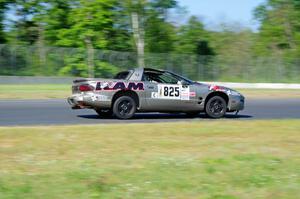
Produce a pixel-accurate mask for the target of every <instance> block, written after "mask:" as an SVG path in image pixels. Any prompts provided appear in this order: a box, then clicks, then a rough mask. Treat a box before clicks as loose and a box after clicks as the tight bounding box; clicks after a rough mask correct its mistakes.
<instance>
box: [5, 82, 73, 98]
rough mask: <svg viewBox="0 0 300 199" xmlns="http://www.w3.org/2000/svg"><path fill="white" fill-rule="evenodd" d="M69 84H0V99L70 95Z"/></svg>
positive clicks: (64, 96)
mask: <svg viewBox="0 0 300 199" xmlns="http://www.w3.org/2000/svg"><path fill="white" fill-rule="evenodd" d="M71 92H72V91H71V85H67V84H37V85H27V84H26V85H0V99H59V98H67V97H68V96H70V95H71Z"/></svg>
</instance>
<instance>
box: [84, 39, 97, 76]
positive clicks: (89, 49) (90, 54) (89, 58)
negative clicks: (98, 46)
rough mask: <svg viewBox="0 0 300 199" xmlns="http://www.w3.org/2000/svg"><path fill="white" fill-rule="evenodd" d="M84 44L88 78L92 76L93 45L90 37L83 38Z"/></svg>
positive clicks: (93, 65)
mask: <svg viewBox="0 0 300 199" xmlns="http://www.w3.org/2000/svg"><path fill="white" fill-rule="evenodd" d="M85 44H86V48H87V64H88V73H89V78H94V67H95V64H94V56H95V55H94V54H95V53H94V47H93V44H92V41H91V38H90V37H87V38H86V39H85Z"/></svg>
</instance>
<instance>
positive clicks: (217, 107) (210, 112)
mask: <svg viewBox="0 0 300 199" xmlns="http://www.w3.org/2000/svg"><path fill="white" fill-rule="evenodd" d="M226 109H227V104H226V101H225V100H224V98H222V97H220V96H214V97H212V98H210V99H209V100H208V101H207V103H206V106H205V112H206V114H207V116H208V117H210V118H215V119H219V118H222V117H223V116H224V115H225V113H226Z"/></svg>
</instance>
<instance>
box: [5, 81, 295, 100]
mask: <svg viewBox="0 0 300 199" xmlns="http://www.w3.org/2000/svg"><path fill="white" fill-rule="evenodd" d="M238 90H239V91H240V92H241V93H242V94H243V95H245V96H246V97H247V98H300V90H289V89H287V90H284V89H281V90H276V89H275V90H270V89H268V90H267V89H238ZM70 95H71V85H64V84H40V85H0V100H1V99H62V98H64V99H65V98H67V97H69V96H70Z"/></svg>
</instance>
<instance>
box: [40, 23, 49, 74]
mask: <svg viewBox="0 0 300 199" xmlns="http://www.w3.org/2000/svg"><path fill="white" fill-rule="evenodd" d="M38 34H39V35H38V52H39V62H40V70H42V71H44V72H45V71H47V72H48V70H47V69H48V68H46V52H45V38H44V28H43V27H42V25H41V24H39V25H38Z"/></svg>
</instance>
